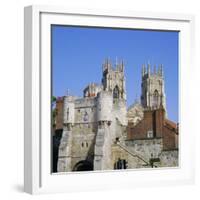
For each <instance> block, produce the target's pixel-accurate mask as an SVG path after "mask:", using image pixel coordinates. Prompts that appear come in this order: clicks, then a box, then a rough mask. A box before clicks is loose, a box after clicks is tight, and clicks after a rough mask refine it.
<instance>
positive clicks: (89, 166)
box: [73, 160, 93, 171]
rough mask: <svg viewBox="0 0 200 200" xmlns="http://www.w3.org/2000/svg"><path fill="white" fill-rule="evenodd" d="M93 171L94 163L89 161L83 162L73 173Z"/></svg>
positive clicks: (78, 164)
mask: <svg viewBox="0 0 200 200" xmlns="http://www.w3.org/2000/svg"><path fill="white" fill-rule="evenodd" d="M92 170H93V163H91V162H90V161H87V160H82V161H80V162H78V163H76V165H75V166H74V168H73V171H92Z"/></svg>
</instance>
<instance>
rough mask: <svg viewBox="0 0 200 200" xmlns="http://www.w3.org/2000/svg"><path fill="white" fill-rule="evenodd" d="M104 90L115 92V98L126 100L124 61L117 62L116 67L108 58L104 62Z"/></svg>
mask: <svg viewBox="0 0 200 200" xmlns="http://www.w3.org/2000/svg"><path fill="white" fill-rule="evenodd" d="M102 85H103V90H105V91H110V92H112V93H113V97H114V98H115V99H124V100H126V89H125V88H126V86H125V76H124V62H123V61H120V62H116V64H115V68H114V67H113V66H112V63H111V62H110V61H109V60H108V59H107V60H106V61H105V63H104V64H103V78H102Z"/></svg>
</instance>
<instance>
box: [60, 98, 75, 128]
mask: <svg viewBox="0 0 200 200" xmlns="http://www.w3.org/2000/svg"><path fill="white" fill-rule="evenodd" d="M63 109H64V110H63V123H64V124H72V125H73V124H74V117H75V116H74V111H75V110H74V109H75V106H74V99H73V97H72V96H65V97H64V107H63Z"/></svg>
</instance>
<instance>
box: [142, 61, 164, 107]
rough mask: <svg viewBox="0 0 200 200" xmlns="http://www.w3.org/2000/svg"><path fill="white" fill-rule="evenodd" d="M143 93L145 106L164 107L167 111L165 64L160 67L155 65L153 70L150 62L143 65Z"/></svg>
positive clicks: (143, 104)
mask: <svg viewBox="0 0 200 200" xmlns="http://www.w3.org/2000/svg"><path fill="white" fill-rule="evenodd" d="M141 89H142V95H141V104H142V106H143V107H144V108H150V109H157V108H160V107H163V108H164V109H165V111H166V97H165V87H164V75H163V66H162V65H160V66H159V67H158V69H156V66H154V70H153V71H151V66H150V64H148V65H147V67H146V66H145V65H143V66H142V85H141Z"/></svg>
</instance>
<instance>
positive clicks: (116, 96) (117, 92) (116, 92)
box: [113, 85, 119, 99]
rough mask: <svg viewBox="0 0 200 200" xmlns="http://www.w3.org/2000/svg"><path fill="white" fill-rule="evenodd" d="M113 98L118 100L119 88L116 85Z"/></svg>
mask: <svg viewBox="0 0 200 200" xmlns="http://www.w3.org/2000/svg"><path fill="white" fill-rule="evenodd" d="M113 98H114V99H118V98H119V87H118V86H117V85H116V86H115V88H114V90H113Z"/></svg>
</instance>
